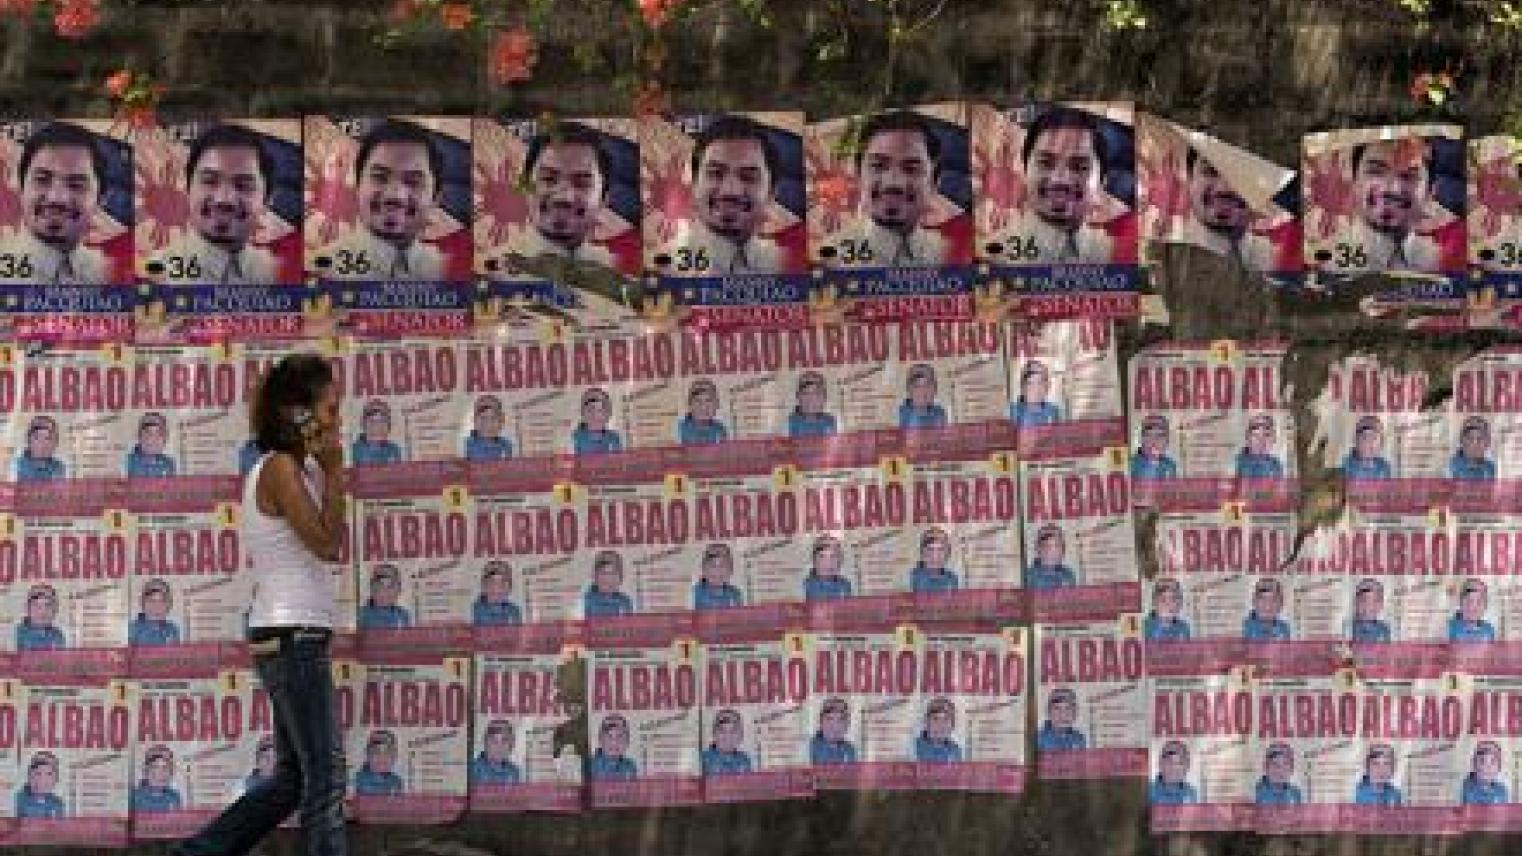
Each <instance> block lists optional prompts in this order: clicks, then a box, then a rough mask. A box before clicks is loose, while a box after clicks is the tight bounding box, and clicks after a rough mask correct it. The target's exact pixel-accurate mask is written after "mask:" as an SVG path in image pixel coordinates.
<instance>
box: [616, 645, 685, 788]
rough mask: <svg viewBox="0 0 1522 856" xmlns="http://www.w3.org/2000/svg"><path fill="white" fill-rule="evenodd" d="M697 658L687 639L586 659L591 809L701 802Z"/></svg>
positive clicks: (617, 649) (622, 650)
mask: <svg viewBox="0 0 1522 856" xmlns="http://www.w3.org/2000/svg"><path fill="white" fill-rule="evenodd" d="M700 668H701V652H700V650H699V646H698V643H697V642H696V641H695V640H693V639H691V638H680V639H675V640H673V641H672V642H671V643H670V644H668V645H665V646H660V647H649V648H633V647H631V648H600V649H596V650H593V651H591V652H590V654H589V655H588V678H587V686H588V695H589V703H588V717H587V729H588V737H589V742H590V745H591V752H592V755H591V758H590V759H589V762H588V766H587V770H588V775H589V776H590V785H591V786H590V799H591V805H592V807H593V808H633V807H640V806H665V805H693V804H696V803H699V802H702V798H703V775H702V774H703V768H702V762H701V759H700V757H699V756H700V754H701V753H700V751H699V748H698V746H699V740H700V739H701V731H702V726H701V719H702V699H701V697H700V696H699V695H698V689H699V687H698V678H699V674H700V673H699V669H700Z"/></svg>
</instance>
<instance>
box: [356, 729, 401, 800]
mask: <svg viewBox="0 0 1522 856" xmlns="http://www.w3.org/2000/svg"><path fill="white" fill-rule="evenodd" d="M396 753H397V746H396V735H395V734H393V733H392V732H390V731H385V730H380V731H373V732H371V733H370V738H369V739H368V740H366V741H365V762H364V764H362V765H361V766H360V768H359V771H358V772H356V773H355V774H354V793H356V794H359V795H360V796H369V797H391V796H400V795H401V794H403V793H405V792H406V790H407V787H406V783H405V782H403V781H402V777H401V776H399V775H397V774H396V773H395V772H394V770H393V768H394V767H395V766H396Z"/></svg>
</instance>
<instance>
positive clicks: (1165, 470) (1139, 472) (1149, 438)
mask: <svg viewBox="0 0 1522 856" xmlns="http://www.w3.org/2000/svg"><path fill="white" fill-rule="evenodd" d="M1131 478H1134V479H1171V478H1178V464H1177V463H1176V462H1175V461H1174V460H1173V458H1171V457H1169V456H1168V418H1167V417H1166V416H1163V415H1162V414H1161V413H1154V414H1152V415H1151V416H1148V417H1147V418H1146V419H1143V420H1142V425H1141V442H1140V443H1139V444H1138V445H1137V447H1136V451H1135V452H1133V453H1132V454H1131Z"/></svg>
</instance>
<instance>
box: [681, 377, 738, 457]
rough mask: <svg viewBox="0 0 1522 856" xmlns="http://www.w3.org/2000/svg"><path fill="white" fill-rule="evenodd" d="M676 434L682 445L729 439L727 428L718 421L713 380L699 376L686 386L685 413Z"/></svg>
mask: <svg viewBox="0 0 1522 856" xmlns="http://www.w3.org/2000/svg"><path fill="white" fill-rule="evenodd" d="M676 434H677V441H678V442H679V443H681V444H682V445H683V446H712V445H715V444H717V443H723V442H725V441H726V440H728V439H729V429H727V428H725V427H724V423H723V422H720V421H719V388H718V387H717V386H715V385H714V382H713V381H711V380H709V379H707V378H699V379H697V380H695V381H693V382H692V386H690V387H688V388H687V413H686V414H685V415H684V416H682V419H681V421H680V422H679V423H678V424H677V431H676Z"/></svg>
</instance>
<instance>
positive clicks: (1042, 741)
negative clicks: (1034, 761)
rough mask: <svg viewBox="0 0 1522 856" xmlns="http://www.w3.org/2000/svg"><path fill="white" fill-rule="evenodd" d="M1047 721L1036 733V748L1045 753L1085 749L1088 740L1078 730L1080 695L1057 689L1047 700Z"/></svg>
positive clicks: (1068, 690) (1069, 688)
mask: <svg viewBox="0 0 1522 856" xmlns="http://www.w3.org/2000/svg"><path fill="white" fill-rule="evenodd" d="M1046 717H1047V718H1046V720H1045V721H1044V722H1042V723H1041V728H1040V729H1039V730H1038V731H1037V732H1036V748H1037V749H1041V750H1043V751H1052V750H1060V749H1084V748H1087V747H1088V740H1087V739H1086V738H1085V737H1084V736H1083V732H1082V731H1080V730H1079V729H1078V693H1076V692H1074V691H1073V689H1072V688H1071V687H1057V688H1056V689H1054V690H1052V693H1051V695H1050V696H1048V697H1047V699H1046Z"/></svg>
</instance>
